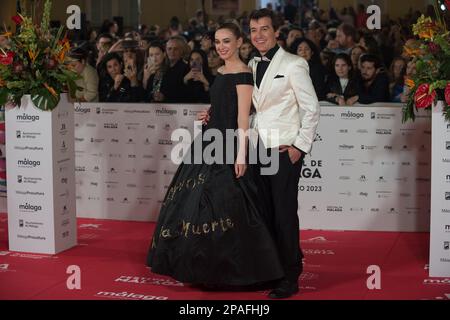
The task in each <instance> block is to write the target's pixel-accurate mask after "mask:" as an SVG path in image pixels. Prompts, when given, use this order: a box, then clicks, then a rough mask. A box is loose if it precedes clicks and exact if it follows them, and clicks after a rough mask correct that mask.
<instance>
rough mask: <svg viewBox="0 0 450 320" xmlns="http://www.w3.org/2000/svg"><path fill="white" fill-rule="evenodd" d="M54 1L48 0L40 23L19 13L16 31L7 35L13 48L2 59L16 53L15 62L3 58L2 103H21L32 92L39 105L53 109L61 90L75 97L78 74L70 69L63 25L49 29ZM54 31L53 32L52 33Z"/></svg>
mask: <svg viewBox="0 0 450 320" xmlns="http://www.w3.org/2000/svg"><path fill="white" fill-rule="evenodd" d="M50 11H51V1H50V0H46V2H45V5H44V13H43V16H42V19H41V23H40V25H36V24H34V23H33V21H32V19H31V18H30V17H26V16H20V17H21V18H22V22H21V23H20V28H19V31H18V33H17V34H15V35H12V36H11V35H8V37H9V38H10V41H9V43H10V47H9V48H8V49H7V50H6V51H4V52H2V51H0V58H1V57H7V56H8V55H11V54H13V55H14V57H13V61H12V63H10V61H8V60H5V59H2V60H0V106H2V105H5V104H7V103H13V104H16V105H19V106H20V101H21V99H22V97H23V96H24V95H26V94H30V95H31V99H32V101H33V102H34V103H35V105H36V107H38V108H39V109H41V110H46V111H51V110H53V109H54V108H55V107H56V106H57V105H58V102H59V99H60V98H59V97H60V94H61V93H62V92H67V91H70V93H71V96H72V97H73V96H75V91H76V89H77V87H76V85H75V80H77V79H79V76H78V74H76V73H75V72H74V71H72V70H70V69H69V68H68V61H67V59H66V55H67V53H68V51H69V50H70V44H69V41H68V40H67V39H66V38H65V35H64V27H61V28H59V29H58V30H50ZM53 31H54V32H53Z"/></svg>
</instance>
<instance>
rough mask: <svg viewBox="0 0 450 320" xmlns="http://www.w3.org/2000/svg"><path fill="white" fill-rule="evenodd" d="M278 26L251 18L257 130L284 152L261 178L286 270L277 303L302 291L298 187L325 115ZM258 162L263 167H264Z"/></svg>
mask: <svg viewBox="0 0 450 320" xmlns="http://www.w3.org/2000/svg"><path fill="white" fill-rule="evenodd" d="M278 27H279V25H277V21H276V18H275V16H274V14H273V12H272V11H270V10H267V9H261V10H256V11H254V12H252V14H251V16H250V32H251V40H252V43H253V45H254V46H255V47H256V49H257V50H258V52H259V55H257V56H256V57H254V58H253V59H252V60H251V61H250V62H249V67H250V68H251V69H252V71H253V75H254V80H255V87H254V89H253V104H254V107H255V109H256V114H255V115H254V118H253V121H252V128H253V129H255V130H256V131H257V132H258V136H259V144H260V145H261V144H262V145H263V147H264V148H266V149H269V150H268V152H269V153H270V152H279V169H278V172H277V173H276V174H274V175H262V176H261V177H262V179H263V181H264V184H265V185H266V186H267V187H268V190H269V192H270V193H271V197H272V200H273V209H274V210H273V216H272V217H270V221H269V223H270V225H271V227H272V229H273V232H274V235H275V241H276V244H277V247H278V250H279V253H280V259H281V262H282V265H283V267H284V270H285V278H284V279H283V280H282V281H280V283H279V284H278V285H277V287H276V288H275V289H274V290H272V291H271V292H270V294H269V297H271V298H274V299H282V298H288V297H290V296H291V295H293V294H295V293H297V292H298V278H299V276H300V274H301V272H302V271H303V266H302V258H303V253H302V251H301V248H300V242H299V219H298V214H297V211H298V201H297V200H298V183H299V179H300V173H301V168H302V164H303V157H304V156H305V155H306V154H307V153H309V152H310V151H311V146H312V144H313V141H314V138H315V135H316V128H317V125H318V122H319V117H320V107H319V102H318V100H317V96H316V93H315V91H314V87H313V84H312V81H311V78H310V76H309V67H308V63H307V62H306V60H304V59H303V58H301V57H299V56H295V55H292V54H290V53H288V52H286V51H285V50H283V49H282V48H280V47H278V45H277V39H276V38H277V34H278V32H277V30H278ZM273 129H275V130H277V131H278V134H277V136H278V137H277V139H274V138H273V136H271V135H270V134H269V133H270V130H273ZM258 162H259V166H260V168H262V167H264V166H265V165H264V164H261V162H260V161H258Z"/></svg>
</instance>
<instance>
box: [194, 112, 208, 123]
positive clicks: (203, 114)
mask: <svg viewBox="0 0 450 320" xmlns="http://www.w3.org/2000/svg"><path fill="white" fill-rule="evenodd" d="M209 119H210V116H209V109H207V110H203V111H200V112H199V113H198V117H197V120H198V121H201V122H202V124H203V125H205V124H208V122H209Z"/></svg>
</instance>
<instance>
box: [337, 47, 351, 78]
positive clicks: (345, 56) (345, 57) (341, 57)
mask: <svg viewBox="0 0 450 320" xmlns="http://www.w3.org/2000/svg"><path fill="white" fill-rule="evenodd" d="M338 60H344V61H345V63H346V64H347V65H348V66H349V68H350V70H349V71H348V78H349V79H351V78H352V76H353V63H352V59H351V58H350V56H349V55H348V54H346V53H339V54H337V55H336V56H335V57H334V59H333V73H334V74H335V75H336V69H335V65H336V61H338Z"/></svg>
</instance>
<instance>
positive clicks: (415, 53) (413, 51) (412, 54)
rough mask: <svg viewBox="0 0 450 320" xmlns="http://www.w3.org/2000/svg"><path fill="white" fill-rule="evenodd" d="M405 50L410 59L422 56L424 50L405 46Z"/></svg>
mask: <svg viewBox="0 0 450 320" xmlns="http://www.w3.org/2000/svg"><path fill="white" fill-rule="evenodd" d="M403 49H404V50H405V53H406V55H408V57H417V56H420V55H421V54H422V50H421V49H420V48H414V47H409V46H404V47H403Z"/></svg>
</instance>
